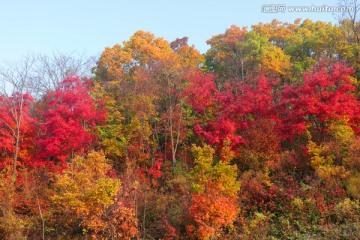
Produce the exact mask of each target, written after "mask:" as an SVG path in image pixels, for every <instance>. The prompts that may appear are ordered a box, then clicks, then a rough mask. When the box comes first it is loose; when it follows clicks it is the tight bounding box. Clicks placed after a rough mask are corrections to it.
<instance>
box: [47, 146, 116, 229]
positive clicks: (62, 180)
mask: <svg viewBox="0 0 360 240" xmlns="http://www.w3.org/2000/svg"><path fill="white" fill-rule="evenodd" d="M109 170H111V166H110V165H109V164H108V162H107V159H106V158H105V156H104V155H103V154H102V153H99V152H91V153H89V154H88V155H87V156H86V157H82V156H76V157H75V158H74V159H73V162H72V163H71V164H70V166H69V167H68V169H66V170H65V171H64V173H63V174H59V175H58V176H57V180H56V183H55V188H56V190H57V193H56V194H55V195H54V196H52V201H53V203H54V204H55V205H58V206H60V207H61V208H62V210H63V211H65V212H70V216H71V215H72V216H73V217H74V218H75V219H81V224H82V226H83V227H84V228H85V229H89V230H92V231H94V232H97V231H99V230H101V229H102V228H104V227H105V226H106V223H105V222H103V221H102V215H103V214H104V212H105V210H106V209H107V208H108V207H109V206H110V205H112V204H114V202H115V196H116V194H117V192H118V190H119V188H120V182H119V181H118V180H117V179H112V178H110V177H108V176H107V175H106V174H107V173H108V171H109ZM71 213H72V214H71Z"/></svg>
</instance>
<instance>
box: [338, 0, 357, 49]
mask: <svg viewBox="0 0 360 240" xmlns="http://www.w3.org/2000/svg"><path fill="white" fill-rule="evenodd" d="M338 5H339V7H342V8H343V9H344V10H345V11H343V12H341V13H340V14H338V15H337V19H338V20H339V23H340V27H341V29H342V30H343V31H344V33H345V34H346V39H347V40H348V42H349V43H353V44H360V24H359V13H360V4H359V2H358V1H357V0H340V1H339V3H338Z"/></svg>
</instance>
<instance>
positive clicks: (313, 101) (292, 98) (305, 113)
mask: <svg viewBox="0 0 360 240" xmlns="http://www.w3.org/2000/svg"><path fill="white" fill-rule="evenodd" d="M352 72H353V70H352V69H351V68H347V67H345V66H343V65H340V64H334V65H333V66H332V67H331V70H330V71H329V70H327V69H326V68H325V67H321V68H319V69H315V70H314V71H313V73H305V74H304V83H303V84H298V85H290V86H286V87H285V88H284V90H283V92H282V98H281V101H280V110H279V112H280V113H281V115H282V120H283V122H282V125H281V126H280V127H279V129H280V130H281V133H282V136H283V137H284V138H286V139H290V138H291V137H292V136H294V135H295V134H300V133H302V132H303V131H304V130H306V129H308V127H309V126H313V127H315V128H316V129H317V130H318V131H319V132H320V133H323V132H324V131H325V130H326V128H325V126H326V124H325V123H326V121H327V120H331V119H349V120H350V122H351V123H352V125H356V122H357V120H358V115H357V113H356V109H358V108H359V106H360V105H359V102H358V101H357V100H356V98H355V96H354V94H353V93H352V92H353V91H354V90H355V87H354V86H353V85H352V84H351V82H350V77H349V76H350V74H351V73H352Z"/></svg>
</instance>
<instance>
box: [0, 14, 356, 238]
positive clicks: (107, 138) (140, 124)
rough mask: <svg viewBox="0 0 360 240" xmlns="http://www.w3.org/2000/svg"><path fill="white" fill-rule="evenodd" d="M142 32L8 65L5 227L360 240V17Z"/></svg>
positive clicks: (9, 234)
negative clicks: (77, 52)
mask: <svg viewBox="0 0 360 240" xmlns="http://www.w3.org/2000/svg"><path fill="white" fill-rule="evenodd" d="M207 44H208V45H209V50H208V51H207V52H206V53H205V54H201V53H200V52H199V51H198V50H197V49H195V47H194V46H192V45H190V44H188V38H187V37H183V38H178V39H176V40H174V41H172V42H168V41H166V40H165V39H163V38H161V37H158V36H155V35H154V34H152V33H150V32H145V31H137V32H135V33H134V34H133V35H132V36H131V37H130V39H128V40H126V41H124V42H123V43H121V44H116V45H114V46H112V47H106V48H104V50H103V52H102V53H101V55H100V56H99V58H97V59H95V60H94V61H91V60H89V59H84V58H82V57H81V56H79V57H77V56H65V55H63V54H60V53H55V54H54V55H53V56H29V57H26V58H24V59H22V60H21V61H19V62H18V63H16V64H13V65H6V66H2V67H1V68H0V83H1V86H0V149H1V150H0V238H1V239H360V202H359V199H360V92H359V89H360V83H359V79H360V24H359V22H355V21H352V20H351V19H348V18H344V19H342V20H340V21H339V23H337V24H332V23H326V22H322V21H317V22H314V21H311V20H308V19H307V20H300V19H298V20H296V21H294V22H293V23H287V22H280V21H277V20H273V21H272V22H269V23H259V24H256V25H253V26H251V28H246V27H238V26H235V25H233V26H231V27H229V28H228V29H226V30H225V31H224V33H221V34H218V35H214V36H213V37H212V38H211V39H209V40H208V41H207Z"/></svg>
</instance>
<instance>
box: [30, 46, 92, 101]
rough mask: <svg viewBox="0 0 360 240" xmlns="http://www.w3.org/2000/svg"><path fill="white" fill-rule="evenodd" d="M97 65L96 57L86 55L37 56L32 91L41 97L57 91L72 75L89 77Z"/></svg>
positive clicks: (59, 54)
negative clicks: (62, 82) (63, 81)
mask: <svg viewBox="0 0 360 240" xmlns="http://www.w3.org/2000/svg"><path fill="white" fill-rule="evenodd" d="M95 63H96V59H95V57H87V56H86V54H85V53H81V54H76V53H73V54H69V55H67V54H64V53H61V52H53V54H52V55H51V56H47V55H38V56H36V63H35V66H34V75H33V76H32V81H31V90H32V92H33V94H34V95H36V96H41V95H43V94H45V93H46V92H48V91H50V90H54V89H56V88H57V86H58V84H59V83H60V82H61V81H62V80H64V79H65V78H66V77H69V76H71V75H77V76H79V77H89V76H90V75H91V68H92V67H93V66H94V65H95Z"/></svg>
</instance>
